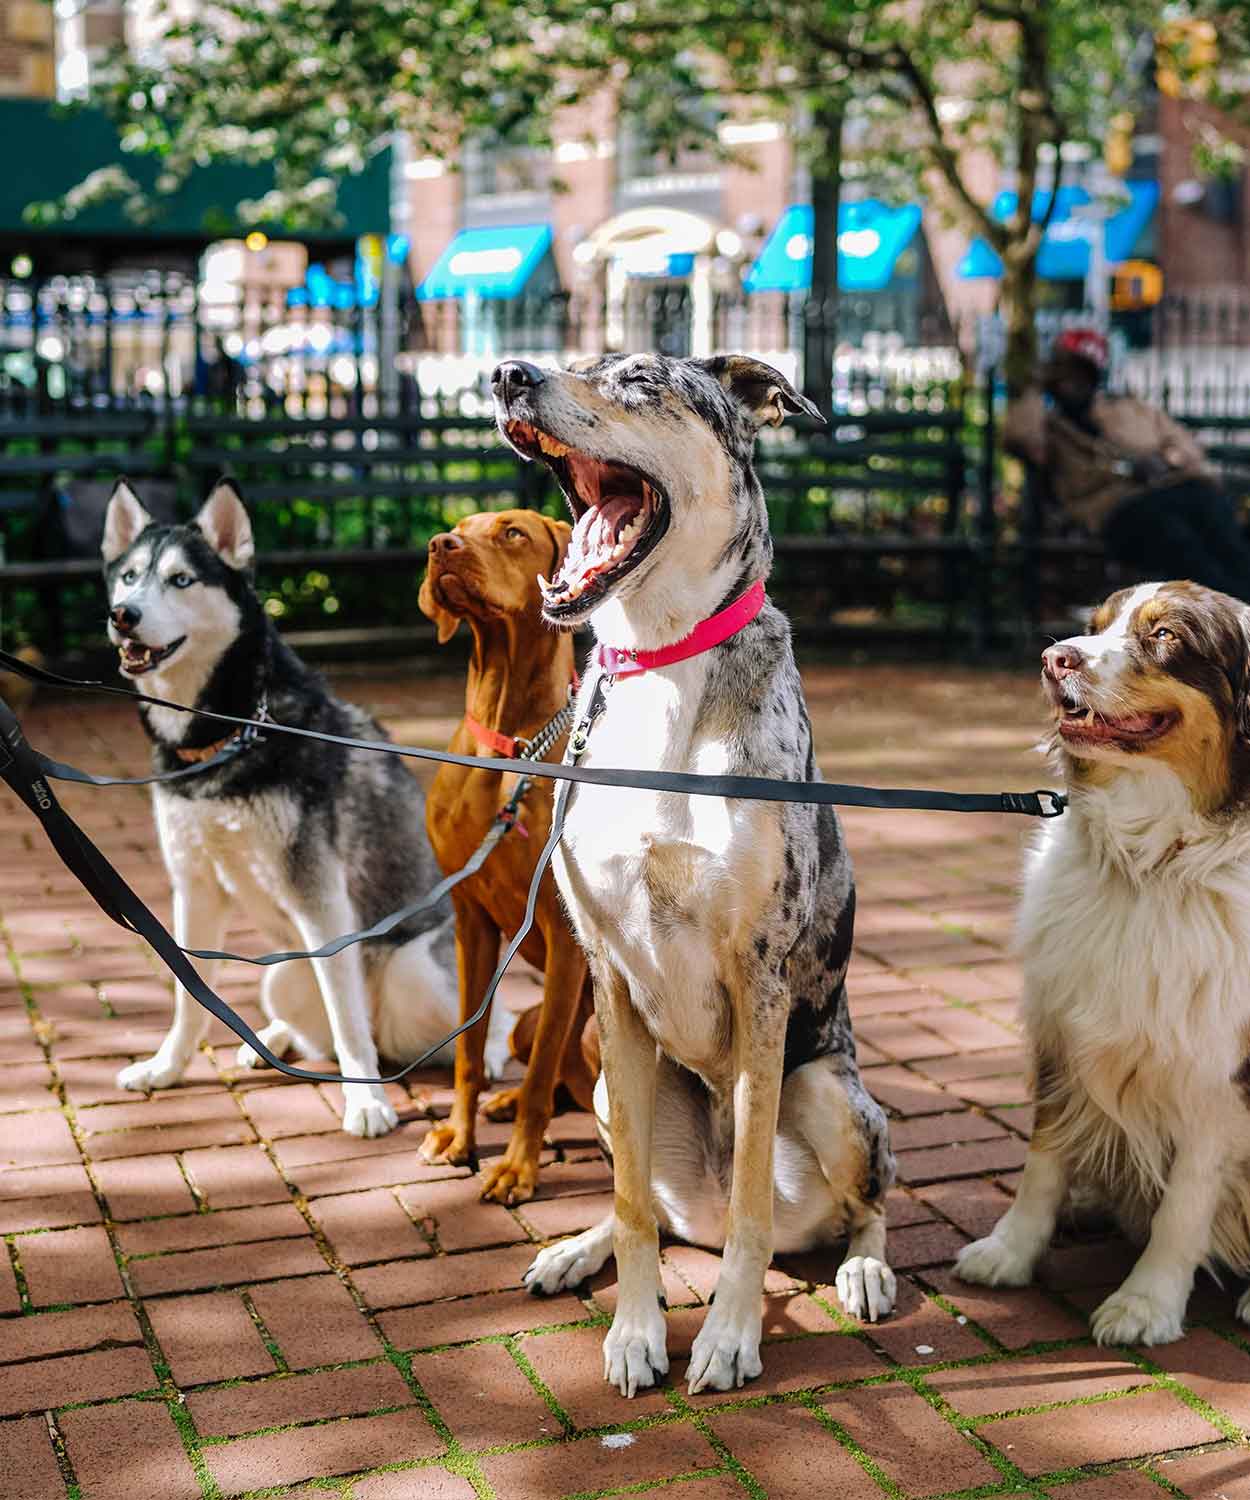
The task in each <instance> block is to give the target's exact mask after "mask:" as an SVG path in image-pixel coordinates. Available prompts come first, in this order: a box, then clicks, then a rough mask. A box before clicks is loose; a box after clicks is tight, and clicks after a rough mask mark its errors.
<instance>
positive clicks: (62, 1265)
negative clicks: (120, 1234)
mask: <svg viewBox="0 0 1250 1500" xmlns="http://www.w3.org/2000/svg"><path fill="white" fill-rule="evenodd" d="M15 1243H16V1245H17V1253H18V1255H19V1256H20V1257H21V1262H22V1270H23V1271H24V1272H25V1275H26V1286H27V1289H28V1291H29V1292H30V1299H31V1301H32V1302H33V1303H34V1305H35V1306H36V1307H41V1306H43V1307H46V1306H48V1305H49V1304H52V1303H57V1302H104V1301H107V1300H109V1299H111V1298H113V1297H120V1296H121V1295H122V1293H123V1291H124V1288H123V1287H122V1280H121V1277H120V1276H119V1275H118V1272H117V1263H116V1261H115V1260H114V1259H113V1251H112V1249H111V1248H110V1246H109V1241H108V1235H107V1234H105V1232H104V1230H103V1229H100V1228H96V1227H92V1228H89V1229H59V1230H53V1231H52V1232H51V1233H49V1234H29V1235H21V1236H19V1237H18V1239H17V1240H16V1242H15Z"/></svg>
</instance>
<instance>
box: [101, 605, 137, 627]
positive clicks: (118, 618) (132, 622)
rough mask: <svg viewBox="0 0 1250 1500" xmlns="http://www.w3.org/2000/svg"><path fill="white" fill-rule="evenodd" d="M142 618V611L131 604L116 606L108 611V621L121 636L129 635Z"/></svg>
mask: <svg viewBox="0 0 1250 1500" xmlns="http://www.w3.org/2000/svg"><path fill="white" fill-rule="evenodd" d="M142 618H143V613H142V611H141V610H138V609H136V608H135V607H134V605H133V604H118V605H115V606H114V608H112V609H110V610H109V619H110V620H112V622H113V625H114V627H115V628H116V629H117V630H120V631H121V633H122V634H123V635H129V634H130V632H131V631H132V630H133V629H134V628H135V626H136V625H137V624H138V623H139V621H140V620H141V619H142Z"/></svg>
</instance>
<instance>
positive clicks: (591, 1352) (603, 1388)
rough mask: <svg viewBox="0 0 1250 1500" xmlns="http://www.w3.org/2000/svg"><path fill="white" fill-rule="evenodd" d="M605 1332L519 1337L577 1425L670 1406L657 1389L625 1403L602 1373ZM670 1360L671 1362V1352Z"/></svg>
mask: <svg viewBox="0 0 1250 1500" xmlns="http://www.w3.org/2000/svg"><path fill="white" fill-rule="evenodd" d="M607 1331H608V1330H607V1328H606V1327H596V1328H575V1329H568V1330H566V1331H565V1332H562V1333H548V1334H538V1335H535V1336H533V1337H529V1338H526V1339H523V1340H522V1342H521V1352H522V1354H524V1356H525V1357H526V1359H528V1360H529V1362H530V1364H531V1365H533V1367H534V1369H535V1370H536V1371H537V1372H538V1376H539V1379H540V1380H542V1381H543V1383H544V1384H545V1385H546V1387H547V1389H548V1390H549V1391H551V1392H552V1393H553V1395H554V1396H555V1398H556V1400H557V1402H558V1403H559V1404H560V1407H561V1408H562V1410H563V1411H564V1412H565V1413H566V1414H567V1415H568V1417H569V1418H570V1419H571V1420H572V1422H573V1424H574V1425H575V1426H576V1427H581V1428H584V1427H600V1426H603V1425H604V1424H605V1423H610V1422H624V1421H633V1420H635V1419H636V1418H638V1417H645V1416H651V1415H654V1414H655V1413H657V1412H663V1411H667V1410H669V1406H668V1402H667V1401H665V1399H664V1397H663V1396H662V1395H660V1394H659V1392H658V1391H657V1390H654V1389H652V1390H646V1391H639V1392H638V1394H637V1395H636V1396H635V1397H634V1398H633V1400H632V1401H629V1402H626V1400H625V1399H624V1398H623V1397H622V1395H621V1393H620V1392H619V1391H618V1390H617V1389H616V1388H615V1387H614V1386H610V1385H609V1384H608V1383H607V1381H606V1380H605V1379H604V1378H603V1340H604V1335H605V1334H606V1333H607ZM669 1363H670V1366H671V1364H672V1356H671V1352H670V1361H669ZM605 1482H606V1481H605ZM622 1482H623V1481H622Z"/></svg>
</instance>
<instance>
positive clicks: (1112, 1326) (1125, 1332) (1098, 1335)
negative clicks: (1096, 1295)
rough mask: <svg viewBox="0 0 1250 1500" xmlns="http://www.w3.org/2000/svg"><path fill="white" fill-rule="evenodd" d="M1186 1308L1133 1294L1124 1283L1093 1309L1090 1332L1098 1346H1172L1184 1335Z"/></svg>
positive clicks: (1170, 1299)
mask: <svg viewBox="0 0 1250 1500" xmlns="http://www.w3.org/2000/svg"><path fill="white" fill-rule="evenodd" d="M1184 1319H1185V1304H1184V1301H1183V1300H1182V1301H1181V1303H1180V1305H1179V1306H1178V1305H1177V1302H1176V1299H1175V1298H1174V1297H1167V1296H1161V1295H1159V1294H1158V1293H1154V1292H1138V1291H1134V1290H1133V1289H1132V1288H1131V1287H1130V1286H1129V1285H1128V1283H1127V1282H1126V1283H1125V1284H1124V1285H1123V1286H1122V1287H1121V1288H1120V1289H1119V1291H1117V1292H1112V1294H1111V1295H1110V1296H1109V1297H1108V1298H1107V1300H1106V1301H1105V1302H1103V1303H1101V1304H1100V1305H1099V1306H1098V1307H1096V1308H1095V1309H1094V1315H1093V1317H1092V1318H1091V1319H1090V1328H1091V1329H1092V1331H1093V1334H1094V1342H1095V1343H1098V1344H1172V1343H1175V1342H1176V1340H1177V1339H1179V1338H1180V1337H1181V1336H1182V1335H1183V1334H1184V1331H1185V1328H1184Z"/></svg>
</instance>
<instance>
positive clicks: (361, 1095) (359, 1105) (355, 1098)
mask: <svg viewBox="0 0 1250 1500" xmlns="http://www.w3.org/2000/svg"><path fill="white" fill-rule="evenodd" d="M398 1124H399V1116H398V1115H397V1114H396V1113H395V1107H394V1105H393V1104H392V1103H391V1101H390V1100H389V1099H388V1098H387V1097H386V1094H385V1093H384V1092H383V1091H382V1090H381V1089H376V1090H375V1089H374V1088H373V1087H372V1086H371V1085H370V1084H350V1083H348V1084H344V1086H343V1129H344V1130H345V1131H346V1132H347V1133H348V1135H359V1136H366V1137H367V1136H375V1135H386V1134H388V1132H390V1131H392V1130H394V1129H395V1127H396V1125H398Z"/></svg>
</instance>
